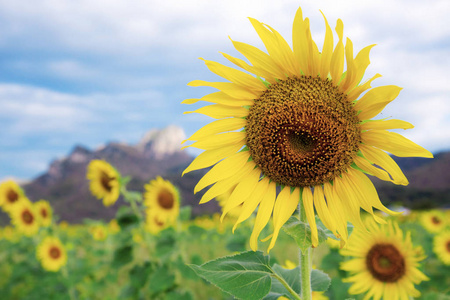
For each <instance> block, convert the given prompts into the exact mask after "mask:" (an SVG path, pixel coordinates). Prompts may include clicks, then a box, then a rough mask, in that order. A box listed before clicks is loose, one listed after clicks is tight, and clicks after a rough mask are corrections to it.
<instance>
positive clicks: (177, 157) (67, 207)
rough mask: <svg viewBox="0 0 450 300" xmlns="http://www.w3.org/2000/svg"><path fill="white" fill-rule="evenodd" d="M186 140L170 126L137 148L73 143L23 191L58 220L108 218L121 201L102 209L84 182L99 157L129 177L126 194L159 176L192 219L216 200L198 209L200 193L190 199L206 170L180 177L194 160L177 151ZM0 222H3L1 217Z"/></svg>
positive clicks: (211, 207) (150, 134)
mask: <svg viewBox="0 0 450 300" xmlns="http://www.w3.org/2000/svg"><path fill="white" fill-rule="evenodd" d="M185 138H186V137H185V134H184V131H183V129H181V128H179V127H176V126H169V127H167V128H164V129H161V130H157V129H153V130H151V131H149V132H148V133H147V134H146V135H145V136H144V137H143V138H142V140H141V141H139V143H137V144H136V145H127V144H124V143H117V142H111V143H108V144H106V145H104V146H101V147H99V148H97V149H95V150H90V149H88V148H86V147H84V146H82V145H77V146H75V147H74V148H73V150H72V151H71V152H70V154H69V155H68V156H67V157H64V158H61V159H57V160H54V161H53V162H52V163H51V164H50V166H49V168H48V171H47V172H45V173H44V174H42V175H40V176H38V177H37V178H35V179H34V180H32V181H31V182H29V183H26V184H24V185H22V187H23V188H24V189H25V192H26V194H27V196H28V197H29V198H30V199H31V200H32V201H37V200H39V199H45V200H48V201H49V202H50V203H51V205H52V207H53V208H54V210H55V213H56V214H57V215H59V216H60V218H61V219H62V220H67V221H68V222H81V221H82V220H83V219H84V218H92V219H106V220H109V219H111V218H113V217H114V215H115V213H116V211H117V209H118V207H119V206H120V205H121V204H123V199H119V200H118V202H117V203H116V204H114V205H113V206H111V207H107V208H106V207H104V206H103V204H102V202H101V201H100V200H97V199H96V198H95V197H94V196H92V195H91V193H90V191H89V182H88V180H87V179H86V167H87V165H88V163H89V162H90V161H91V160H93V159H103V160H105V161H107V162H108V163H110V164H111V165H113V166H114V167H115V168H116V169H117V170H119V172H120V173H121V175H122V176H124V177H125V176H130V177H131V178H132V180H131V181H130V182H129V183H128V185H127V189H128V190H132V191H139V192H143V191H144V185H145V184H147V183H148V182H149V181H150V180H152V179H154V178H155V177H156V176H158V175H159V176H161V177H163V178H164V179H167V180H170V181H171V182H172V183H173V184H174V185H175V186H177V187H178V189H179V191H180V195H181V203H182V205H192V211H193V214H194V215H200V214H204V213H211V212H214V211H218V206H217V204H216V203H215V202H214V201H211V202H210V203H206V204H203V205H198V203H199V201H200V198H201V196H202V194H201V193H198V194H197V195H193V187H194V186H195V183H196V182H197V181H198V180H199V179H200V178H201V176H203V174H204V172H195V174H194V173H189V174H186V175H185V176H184V177H181V173H182V171H183V170H184V169H185V168H186V167H187V166H188V165H189V164H190V163H191V161H192V160H193V159H194V157H192V156H190V155H189V154H187V153H186V152H185V151H182V150H180V148H181V146H180V145H181V141H182V140H184V139H185ZM0 219H3V218H2V217H1V216H0Z"/></svg>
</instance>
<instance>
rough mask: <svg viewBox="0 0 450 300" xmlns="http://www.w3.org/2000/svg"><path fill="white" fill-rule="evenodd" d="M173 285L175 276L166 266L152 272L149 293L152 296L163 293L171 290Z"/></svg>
mask: <svg viewBox="0 0 450 300" xmlns="http://www.w3.org/2000/svg"><path fill="white" fill-rule="evenodd" d="M174 283H175V275H174V274H172V273H171V272H170V270H169V268H168V267H167V266H161V267H159V268H158V269H156V270H155V272H153V274H152V275H151V277H150V279H149V291H150V293H152V294H156V293H159V292H163V291H165V290H168V289H169V288H171V287H172V286H173V285H174Z"/></svg>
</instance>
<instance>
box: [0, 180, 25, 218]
mask: <svg viewBox="0 0 450 300" xmlns="http://www.w3.org/2000/svg"><path fill="white" fill-rule="evenodd" d="M23 197H25V193H24V192H23V190H22V188H21V187H20V186H19V185H18V184H17V183H16V182H15V181H14V180H7V181H4V182H2V183H1V184H0V207H1V208H2V209H3V210H4V211H5V212H9V211H11V208H12V207H13V206H14V205H15V204H16V203H17V202H18V201H19V200H20V199H21V198H23Z"/></svg>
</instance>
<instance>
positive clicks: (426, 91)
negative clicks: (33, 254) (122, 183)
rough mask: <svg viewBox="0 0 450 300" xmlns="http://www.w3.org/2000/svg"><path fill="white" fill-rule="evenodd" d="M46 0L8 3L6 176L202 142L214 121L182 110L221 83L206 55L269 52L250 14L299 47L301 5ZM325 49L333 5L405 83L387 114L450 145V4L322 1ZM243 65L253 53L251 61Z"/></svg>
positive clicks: (436, 144)
mask: <svg viewBox="0 0 450 300" xmlns="http://www.w3.org/2000/svg"><path fill="white" fill-rule="evenodd" d="M280 2H282V4H279V3H277V2H274V1H262V0H261V1H242V0H239V1H238V0H227V1H212V0H198V1H189V0H186V1H179V0H176V1H175V0H168V1H154V0H150V1H149V0H146V1H125V0H108V1H106V0H80V1H70V0H47V1H32V0H19V1H1V2H0V180H2V179H3V178H7V177H14V178H18V179H30V178H33V177H36V176H37V175H39V174H40V173H42V172H43V171H45V170H46V169H47V167H48V164H49V163H50V162H51V161H52V160H53V159H56V158H60V157H62V156H64V155H67V154H68V153H69V152H70V150H71V149H72V147H73V146H74V145H75V144H82V145H85V146H87V147H90V148H96V147H98V146H99V145H101V144H104V143H105V142H108V141H122V142H127V143H137V142H138V141H139V139H140V138H142V136H143V135H144V134H145V132H147V131H148V130H150V129H151V128H163V127H166V126H168V125H170V124H175V125H178V126H181V127H183V128H184V130H185V132H186V135H191V134H192V133H194V132H195V131H196V130H197V129H199V128H200V127H201V126H203V125H204V124H206V123H207V122H209V118H207V117H204V116H201V115H195V114H191V115H182V113H183V111H185V110H193V109H195V108H196V107H198V106H192V107H189V106H186V105H182V104H180V102H181V101H182V100H183V99H186V98H199V97H201V96H203V95H204V94H206V93H208V92H211V91H212V90H209V89H206V88H193V87H188V86H187V85H186V84H187V83H188V82H189V81H191V80H194V79H203V80H209V81H215V80H219V78H217V77H215V75H213V74H211V73H210V72H209V71H208V70H207V68H206V67H205V66H204V63H203V62H202V61H200V60H198V57H203V58H205V59H210V60H216V61H219V62H221V63H224V64H227V62H226V60H225V59H224V58H223V57H222V55H221V54H220V53H219V51H221V52H225V53H228V54H231V55H233V56H237V57H241V56H239V53H237V51H235V50H234V49H233V47H232V44H231V42H230V40H229V39H228V37H229V36H230V37H231V38H233V39H234V40H237V41H241V42H246V43H249V44H252V45H255V46H258V47H260V48H263V47H262V43H261V42H260V41H259V39H258V36H257V34H256V33H255V31H254V30H253V28H252V26H251V25H250V22H249V21H248V19H247V17H254V18H256V19H258V20H260V21H262V22H264V23H267V24H269V25H271V26H272V27H274V28H275V29H277V30H278V31H279V32H280V33H281V34H282V35H283V36H284V37H285V38H286V39H287V41H288V42H289V43H290V41H291V28H292V21H293V18H294V14H295V11H296V9H297V8H298V5H299V2H298V1H280ZM301 5H302V8H303V13H304V16H307V17H309V18H310V21H311V28H312V32H313V37H314V38H315V40H316V41H317V43H318V45H319V47H321V44H322V40H323V36H324V24H323V18H322V16H321V14H320V12H319V10H322V11H323V12H324V14H325V15H326V17H327V18H328V21H329V22H330V24H331V25H332V27H334V24H335V22H336V20H337V19H338V18H341V19H342V20H343V21H344V35H345V36H347V37H350V38H351V39H352V41H353V44H354V48H355V51H356V50H360V49H361V48H363V47H365V46H367V45H370V44H374V43H375V44H377V46H376V47H375V48H374V49H373V50H372V51H371V65H370V67H369V68H368V70H367V72H366V78H369V77H371V76H372V75H374V74H375V73H380V74H382V75H383V77H382V78H380V79H377V80H376V81H375V82H374V84H372V86H380V85H388V84H394V85H398V86H401V87H403V88H404V89H403V91H402V92H401V93H400V96H399V97H398V98H397V99H396V100H395V101H394V102H393V103H391V104H390V105H389V106H388V107H387V109H386V110H385V111H384V112H383V115H382V117H393V118H396V119H403V120H406V121H409V122H411V123H413V124H414V125H415V126H416V127H415V128H414V129H412V130H409V131H405V132H402V134H404V135H405V136H406V137H408V138H410V139H412V140H413V141H415V142H416V143H418V144H420V145H422V146H424V147H426V148H427V149H429V150H431V151H432V152H437V151H441V150H447V149H449V148H450V131H449V130H448V128H449V127H450V101H449V100H450V99H449V97H450V96H449V95H450V93H449V92H450V80H449V75H448V74H449V73H448V70H449V69H450V51H449V50H450V27H449V26H448V21H447V17H448V15H449V14H450V2H449V1H448V0H442V1H437V0H435V1H433V0H431V1H422V0H421V1H415V0H413V1H411V0H396V1H390V0H377V1H372V0H368V1H360V0H359V1H353V0H352V1H349V0H327V1H324V0H315V1H303V2H302V3H301ZM241 58H242V57H241Z"/></svg>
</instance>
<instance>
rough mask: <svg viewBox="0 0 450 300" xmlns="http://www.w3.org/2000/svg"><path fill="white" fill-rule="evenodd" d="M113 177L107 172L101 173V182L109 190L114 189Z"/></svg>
mask: <svg viewBox="0 0 450 300" xmlns="http://www.w3.org/2000/svg"><path fill="white" fill-rule="evenodd" d="M113 179H114V178H111V177H109V176H108V174H106V173H105V172H102V173H101V175H100V183H101V185H102V187H103V188H104V189H105V190H106V191H108V192H111V190H112V185H111V181H112V180H113Z"/></svg>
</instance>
